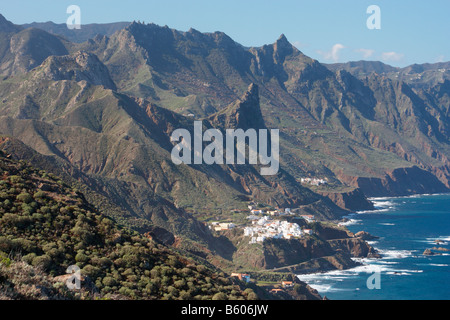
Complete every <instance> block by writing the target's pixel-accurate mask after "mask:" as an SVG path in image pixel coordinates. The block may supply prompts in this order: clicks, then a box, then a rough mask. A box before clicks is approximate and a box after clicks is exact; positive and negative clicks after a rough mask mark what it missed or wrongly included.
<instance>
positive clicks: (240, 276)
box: [231, 273, 250, 283]
mask: <svg viewBox="0 0 450 320" xmlns="http://www.w3.org/2000/svg"><path fill="white" fill-rule="evenodd" d="M231 277H232V278H233V277H236V278H238V279H239V280H241V281H245V282H247V283H248V282H250V275H249V274H247V273H232V274H231Z"/></svg>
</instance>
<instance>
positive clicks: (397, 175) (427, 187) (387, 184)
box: [339, 166, 449, 197]
mask: <svg viewBox="0 0 450 320" xmlns="http://www.w3.org/2000/svg"><path fill="white" fill-rule="evenodd" d="M339 179H340V180H341V181H343V182H345V183H348V184H349V185H352V186H354V187H357V188H360V189H361V190H362V191H363V192H364V194H365V195H367V196H368V197H384V196H391V197H394V196H405V195H411V194H424V193H443V192H448V191H449V189H448V188H447V187H446V185H445V184H443V183H442V182H441V181H440V180H439V179H438V178H437V177H436V176H435V175H433V174H432V173H430V172H428V171H426V170H423V169H421V168H419V167H417V166H412V167H409V168H398V169H395V170H392V171H390V172H388V173H386V175H385V176H384V177H382V178H381V177H380V178H378V177H349V176H344V175H341V176H340V177H339Z"/></svg>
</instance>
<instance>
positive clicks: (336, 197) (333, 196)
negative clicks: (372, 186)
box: [318, 188, 375, 211]
mask: <svg viewBox="0 0 450 320" xmlns="http://www.w3.org/2000/svg"><path fill="white" fill-rule="evenodd" d="M318 193H319V194H321V195H323V196H325V197H327V198H329V199H330V200H331V201H333V202H334V203H335V204H336V205H338V206H339V207H341V208H343V209H347V210H351V211H362V210H374V209H375V208H374V206H373V203H372V202H371V201H370V200H368V199H367V198H366V196H365V195H364V193H363V192H362V190H361V189H359V188H355V189H354V190H352V191H349V192H323V191H322V192H320V191H319V192H318Z"/></svg>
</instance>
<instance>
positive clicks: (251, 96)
mask: <svg viewBox="0 0 450 320" xmlns="http://www.w3.org/2000/svg"><path fill="white" fill-rule="evenodd" d="M209 121H210V122H211V123H212V124H213V125H214V126H216V127H219V128H223V129H236V128H240V129H244V130H248V129H255V130H258V129H264V128H266V126H265V124H264V119H263V116H262V114H261V108H260V105H259V89H258V86H257V85H256V84H254V83H252V84H250V86H249V87H248V89H247V91H246V92H245V93H244V95H243V96H242V97H241V98H240V99H238V100H237V101H236V102H234V103H232V104H230V105H229V106H228V107H226V108H224V109H222V110H221V111H219V112H218V113H215V114H213V115H212V116H210V117H209Z"/></svg>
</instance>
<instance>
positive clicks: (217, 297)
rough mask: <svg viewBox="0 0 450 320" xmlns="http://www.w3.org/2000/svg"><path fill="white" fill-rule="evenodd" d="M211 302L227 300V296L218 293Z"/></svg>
mask: <svg viewBox="0 0 450 320" xmlns="http://www.w3.org/2000/svg"><path fill="white" fill-rule="evenodd" d="M212 300H227V296H226V295H225V293H223V292H218V293H216V294H215V295H214V296H213V297H212Z"/></svg>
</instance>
